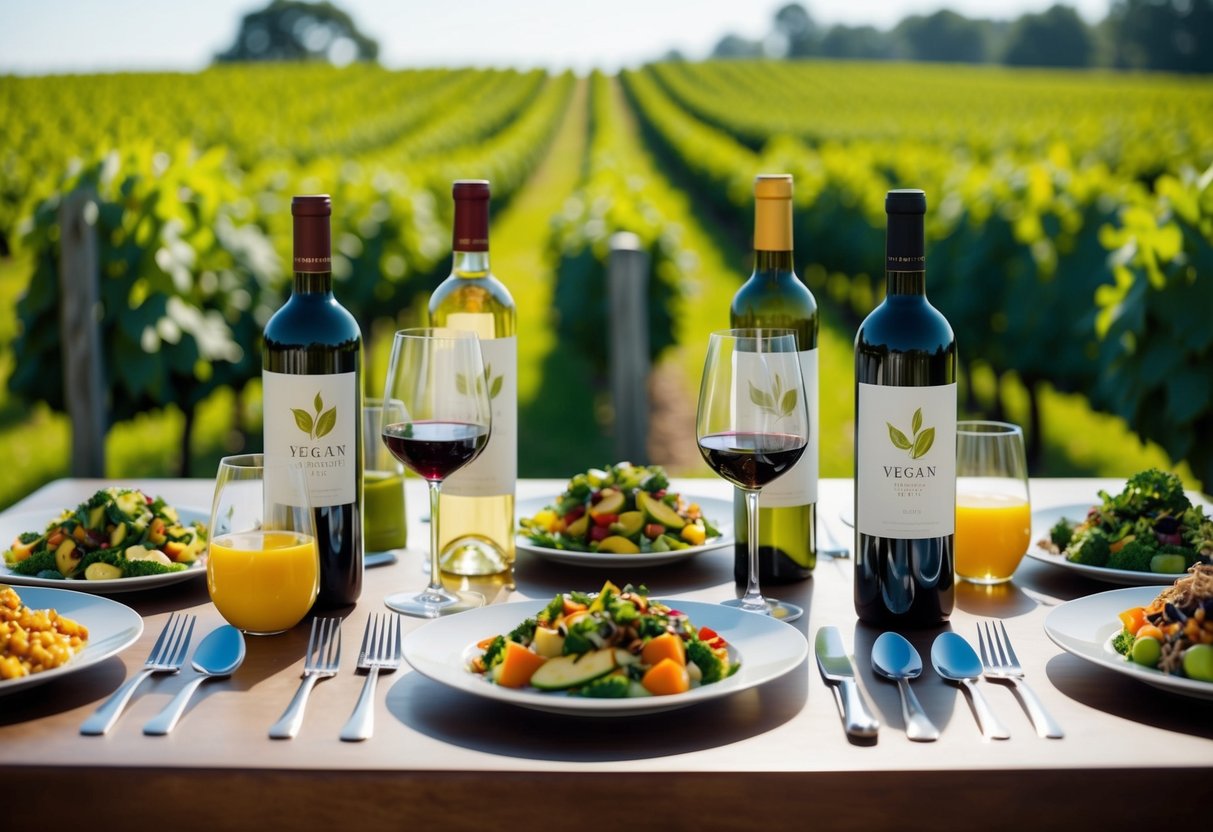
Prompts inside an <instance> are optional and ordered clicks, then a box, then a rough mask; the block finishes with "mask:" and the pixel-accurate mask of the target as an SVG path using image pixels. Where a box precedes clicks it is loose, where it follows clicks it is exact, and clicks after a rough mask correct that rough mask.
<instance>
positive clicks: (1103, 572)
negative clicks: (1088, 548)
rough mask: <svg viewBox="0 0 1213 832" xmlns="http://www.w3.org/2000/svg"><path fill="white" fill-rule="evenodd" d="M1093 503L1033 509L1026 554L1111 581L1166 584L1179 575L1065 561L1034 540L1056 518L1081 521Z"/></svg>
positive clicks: (1044, 533)
mask: <svg viewBox="0 0 1213 832" xmlns="http://www.w3.org/2000/svg"><path fill="white" fill-rule="evenodd" d="M1093 505H1095V504H1094V503H1074V504H1072V505H1068V506H1054V507H1052V508H1044V509H1041V510H1040V511H1034V512H1032V540H1031V543H1030V544H1029V545H1028V557H1030V558H1035V559H1036V560H1038V561H1041V562H1043V563H1049V564H1052V565H1053V566H1059V567H1061V568H1062V569H1069V570H1070V571H1071V572H1077V573H1079V574H1080V575H1086V576H1087V577H1088V578H1094V579H1095V580H1097V581H1104V582H1106V583H1110V584H1124V585H1126V586H1169V585H1171V584H1173V583H1175V579H1176V578H1178V577H1180V576H1179V575H1164V574H1162V573H1158V572H1134V571H1132V570H1129V569H1109V568H1108V567H1106V566H1088V565H1087V564H1085V563H1074V562H1072V561H1068V560H1066V559H1065V557H1064V556H1062V555H1055V554H1053V553H1052V552H1050V551H1049V550H1048V549H1044V548H1041V547H1040V546H1038V545H1037V541H1039V540H1044V539H1046V538H1047V537H1048V536H1049V529H1051V528H1052V527H1053V526H1054V525H1055V524H1056V523H1057V521H1058V520H1060V519H1061V518H1063V517H1065V518H1066V519H1068V520H1073V521H1074V522H1076V523H1077V522H1080V521H1082V520H1085V519H1086V517H1087V511H1088V509H1090V508H1091V506H1093Z"/></svg>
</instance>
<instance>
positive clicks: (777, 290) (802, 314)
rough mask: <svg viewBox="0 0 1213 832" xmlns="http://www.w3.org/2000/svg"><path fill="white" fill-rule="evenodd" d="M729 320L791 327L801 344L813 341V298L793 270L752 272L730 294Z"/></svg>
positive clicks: (815, 317)
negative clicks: (735, 290) (798, 336)
mask: <svg viewBox="0 0 1213 832" xmlns="http://www.w3.org/2000/svg"><path fill="white" fill-rule="evenodd" d="M729 320H730V322H731V324H732V325H733V326H744V327H779V328H788V329H795V330H797V331H798V333H799V335H800V339H801V346H802V348H804V347H806V346H808V347H812V346H815V345H816V343H817V328H818V308H817V299H816V298H815V297H814V296H813V293H812V292H811V291H810V290H809V287H808V286H806V285H805V284H804V282H803V281H801V279H800V278H799V277H797V276H796V274H795V273H794V272H780V273H774V274H772V273H763V272H755V273H754V274H752V275H751V276H750V277H749V279H748V280H746V282H745V283H743V284H742V285H741V288H739V289H738V290H737V292H736V293H735V294H734V295H733V299H732V302H731V303H730V305H729ZM806 340H807V341H808V343H807V344H806V343H805V341H806Z"/></svg>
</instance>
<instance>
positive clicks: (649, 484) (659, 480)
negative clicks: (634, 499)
mask: <svg viewBox="0 0 1213 832" xmlns="http://www.w3.org/2000/svg"><path fill="white" fill-rule="evenodd" d="M650 470H651V471H652V473H651V474H649V475H648V476H647V477H645V478H644V479H643V480H642V481H641V483H640V487H641V488H643V489H644V490H645V491H647V492H649V493H650V494H653V493H655V492H658V491H662V490H663V489H667V488H669V487H670V478H669V477H667V476H666V474H665V471H663V470H662V469H660V468H657V467H654V468H651V469H650Z"/></svg>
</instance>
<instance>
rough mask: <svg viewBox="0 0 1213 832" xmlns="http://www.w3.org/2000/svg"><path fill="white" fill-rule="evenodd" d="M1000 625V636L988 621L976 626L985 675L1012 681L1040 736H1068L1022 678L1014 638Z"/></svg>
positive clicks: (1059, 737) (1003, 625) (1004, 626)
mask: <svg viewBox="0 0 1213 832" xmlns="http://www.w3.org/2000/svg"><path fill="white" fill-rule="evenodd" d="M983 624H984V632H983ZM998 626H999V629H1001V630H1002V633H1001V635H1000V634H999V633H998V631H996V630H995V629H994V628H993V627H992V626H990V624H989V622H980V623H978V625H977V642H978V647H979V648H980V649H981V663H982V665H983V666H984V668H985V675H986V678H987V679H1006V680H1007V681H1009V682H1010V683H1011V684H1012V685H1013V686H1014V687H1015V692H1016V694H1018V695H1019V700H1020V701H1021V702H1022V703H1023V706H1024V709H1025V710H1027V712H1028V716H1029V717H1030V718H1031V719H1032V725H1033V726H1034V727H1035V728H1036V733H1037V735H1038V736H1041V737H1050V738H1052V739H1061V738H1062V737H1064V736H1065V732H1064V731H1062V730H1061V726H1060V725H1058V724H1057V721H1056V720H1054V719H1053V717H1051V716H1049V712H1048V711H1046V710H1045V707H1044V705H1042V704H1041V703H1040V700H1039V699H1038V698H1037V697H1036V694H1035V693H1034V692H1033V691H1032V689H1031V688H1030V687H1028V683H1027V682H1025V681H1024V679H1023V675H1024V674H1023V667H1022V666H1021V665H1020V664H1019V657H1018V656H1016V655H1015V650H1014V649H1012V647H1011V638H1010V636H1008V635H1007V627H1006V625H1005V624H1003V623H1002V622H1001V621H1000V622H999V624H998ZM987 644H988V647H987Z"/></svg>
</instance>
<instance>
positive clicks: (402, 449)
mask: <svg viewBox="0 0 1213 832" xmlns="http://www.w3.org/2000/svg"><path fill="white" fill-rule="evenodd" d="M383 398H384V400H386V401H389V402H393V403H397V402H398V403H399V407H400V408H401V409H400V411H399V412H400V414H401V415H400V416H399V419H400V421H398V422H391V423H387V424H384V426H383V430H382V436H383V442H384V444H385V445H387V447H388V450H390V451H391V452H392V455H393V456H395V457H396V458H397V459H399V460H400V461H401V462H403V463H404V464H405V465H406V466H408V468H409V469H410V470H411V471H413V472H414V473H416V474H418V475H420V476H421V477H423V478H424V479H425V481H426V482H427V483H428V484H429V491H430V578H429V585H428V586H426V588H425V589H423V590H422V591H420V592H397V593H394V594H392V595H389V596H388V597H387V598H385V599H384V603H386V604H387V606H388V607H389V608H390V609H393V610H395V611H397V612H402V613H404V614H406V615H417V616H422V617H424V618H437V617H438V616H440V615H449V614H451V613H456V612H463V611H464V610H469V609H474V608H475V607H481V606H484V596H483V595H481V594H479V593H477V592H467V591H455V590H450V589H447V588H446V587H444V586H443V585H442V578H441V571H440V569H439V566H438V495H439V493H440V491H441V489H442V481H443V480H444V479H446V478H447V477H449V476H450V475H451V474H453V473H454V472H455V471H457V470H459V469H460V468H462V467H463V466H464V465H467V464H468V463H469V462H471V461H472V460H473V459H475V458H476V456H477V455H478V454H479V453H480V451H481V450H482V449H483V448H484V446H485V445H486V444H487V443H488V441H489V431H490V429H491V427H492V415H491V413H492V411H491V410H490V407H489V395H488V386H487V384H486V383H485V378H484V359H483V357H482V356H481V352H480V339H479V338H478V337H477V336H476V333H474V332H464V331H460V330H454V329H444V328H422V329H404V330H401V331H399V332H397V333H396V337H395V339H394V340H393V341H392V355H391V358H390V359H389V360H388V371H387V383H386V384H385V385H384V389H383Z"/></svg>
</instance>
